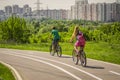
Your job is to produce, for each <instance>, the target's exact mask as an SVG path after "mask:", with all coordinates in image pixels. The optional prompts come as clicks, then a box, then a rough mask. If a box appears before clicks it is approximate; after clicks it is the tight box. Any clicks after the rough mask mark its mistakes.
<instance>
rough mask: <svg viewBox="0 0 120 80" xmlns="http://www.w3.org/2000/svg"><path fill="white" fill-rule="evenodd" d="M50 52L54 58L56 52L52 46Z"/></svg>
mask: <svg viewBox="0 0 120 80" xmlns="http://www.w3.org/2000/svg"><path fill="white" fill-rule="evenodd" d="M49 51H50V55H51V56H54V55H55V52H54V50H53V49H52V45H50V48H49Z"/></svg>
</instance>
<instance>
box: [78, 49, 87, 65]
mask: <svg viewBox="0 0 120 80" xmlns="http://www.w3.org/2000/svg"><path fill="white" fill-rule="evenodd" d="M80 61H81V65H82V66H83V67H85V66H86V64H87V59H86V54H85V52H84V51H82V52H81V55H80Z"/></svg>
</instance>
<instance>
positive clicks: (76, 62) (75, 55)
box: [72, 50, 79, 65]
mask: <svg viewBox="0 0 120 80" xmlns="http://www.w3.org/2000/svg"><path fill="white" fill-rule="evenodd" d="M72 59H73V62H74V63H75V64H76V65H77V64H78V62H79V59H78V55H77V53H76V51H75V50H73V51H72Z"/></svg>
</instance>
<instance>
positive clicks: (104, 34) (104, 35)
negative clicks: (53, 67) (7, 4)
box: [0, 16, 120, 64]
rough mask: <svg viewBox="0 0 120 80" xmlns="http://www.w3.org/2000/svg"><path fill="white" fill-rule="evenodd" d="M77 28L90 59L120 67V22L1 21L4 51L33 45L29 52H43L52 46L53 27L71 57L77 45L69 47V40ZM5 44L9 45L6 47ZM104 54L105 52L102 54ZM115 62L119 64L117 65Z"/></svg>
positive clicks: (17, 19) (0, 41)
mask: <svg viewBox="0 0 120 80" xmlns="http://www.w3.org/2000/svg"><path fill="white" fill-rule="evenodd" d="M76 25H77V26H79V27H80V30H81V31H82V32H83V34H84V36H85V39H86V41H87V44H86V48H85V50H86V51H87V53H88V54H87V57H89V58H93V59H99V60H104V61H108V62H113V63H117V64H120V58H119V57H118V56H120V23H119V22H113V23H102V22H97V21H96V22H93V21H84V20H71V21H70V20H51V19H41V20H39V21H38V20H35V19H33V20H25V19H23V18H19V17H15V16H12V17H10V18H8V19H6V20H4V21H0V44H1V46H0V47H9V48H10V46H9V45H8V44H10V45H11V44H12V46H15V47H17V46H18V45H21V46H23V45H24V47H25V45H26V46H27V45H29V46H27V49H28V48H29V47H30V45H31V46H32V48H34V47H37V48H38V47H39V48H40V45H47V44H48V43H51V38H50V33H51V29H52V27H53V26H55V27H56V28H57V29H58V30H59V33H60V36H61V39H60V43H61V45H62V48H63V50H64V54H68V55H70V54H69V53H70V52H71V51H72V48H73V47H72V46H73V45H71V44H70V43H69V40H70V37H71V35H72V32H73V30H74V27H75V26H76ZM3 44H5V45H4V46H3ZM6 45H7V46H6ZM16 45H17V46H16ZM66 45H70V46H71V48H68V47H67V46H66ZM93 45H94V46H95V47H94V46H93ZM91 46H92V47H91ZM15 47H14V48H15ZM19 48H20V47H19ZM45 48H47V49H48V48H49V45H47V47H46V46H45ZM22 49H23V48H22ZM24 49H25V48H24ZM34 50H38V49H34ZM68 50H69V51H68ZM101 50H103V51H104V52H101ZM43 51H48V50H43ZM65 51H68V52H65ZM104 53H105V54H104ZM93 55H94V56H93ZM95 56H96V57H95ZM111 56H114V57H111ZM113 59H116V60H117V61H116V60H114V61H113Z"/></svg>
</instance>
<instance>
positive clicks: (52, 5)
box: [0, 0, 115, 10]
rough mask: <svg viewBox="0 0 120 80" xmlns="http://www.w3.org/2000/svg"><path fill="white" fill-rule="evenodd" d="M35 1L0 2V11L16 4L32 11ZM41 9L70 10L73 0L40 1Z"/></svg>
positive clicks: (94, 1)
mask: <svg viewBox="0 0 120 80" xmlns="http://www.w3.org/2000/svg"><path fill="white" fill-rule="evenodd" d="M88 1H89V3H98V2H113V1H115V0H88ZM36 2H37V0H0V10H3V9H4V7H5V6H7V5H10V6H12V5H14V4H17V5H19V6H20V7H23V5H25V4H28V5H29V6H30V7H32V9H33V10H35V9H37V8H36V7H37V5H36V4H35V3H36ZM40 2H41V3H42V4H41V6H40V7H41V9H47V6H48V8H49V9H70V6H71V5H74V4H75V0H40Z"/></svg>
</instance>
